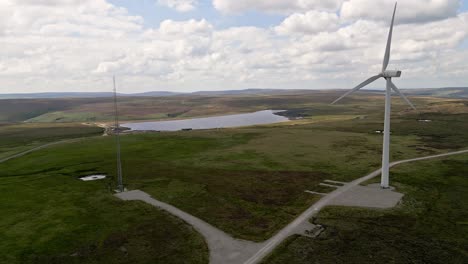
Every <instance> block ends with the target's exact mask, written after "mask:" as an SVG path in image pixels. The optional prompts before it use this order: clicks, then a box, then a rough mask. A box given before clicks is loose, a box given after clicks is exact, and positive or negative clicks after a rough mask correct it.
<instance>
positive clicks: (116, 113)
mask: <svg viewBox="0 0 468 264" xmlns="http://www.w3.org/2000/svg"><path fill="white" fill-rule="evenodd" d="M113 81H114V117H115V120H114V121H115V124H114V136H115V144H116V145H117V190H118V191H119V192H124V191H125V188H124V185H123V182H122V163H121V160H120V125H119V111H118V108H117V88H116V85H115V76H113Z"/></svg>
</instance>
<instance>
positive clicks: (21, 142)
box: [0, 123, 103, 159]
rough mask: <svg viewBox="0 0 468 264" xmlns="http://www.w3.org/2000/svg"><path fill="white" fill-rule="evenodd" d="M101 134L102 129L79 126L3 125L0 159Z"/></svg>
mask: <svg viewBox="0 0 468 264" xmlns="http://www.w3.org/2000/svg"><path fill="white" fill-rule="evenodd" d="M102 133H103V129H102V128H99V127H94V126H86V125H81V124H24V123H23V124H3V125H0V159H2V158H5V157H8V156H12V155H14V154H17V153H20V152H22V151H26V150H28V149H32V148H34V147H37V146H40V145H43V144H46V143H49V142H55V141H59V140H65V139H72V138H82V137H90V136H98V135H102Z"/></svg>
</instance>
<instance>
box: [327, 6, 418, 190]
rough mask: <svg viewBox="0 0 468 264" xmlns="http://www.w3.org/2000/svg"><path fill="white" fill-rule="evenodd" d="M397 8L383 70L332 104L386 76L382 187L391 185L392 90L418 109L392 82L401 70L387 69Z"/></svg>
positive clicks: (394, 11)
mask: <svg viewBox="0 0 468 264" xmlns="http://www.w3.org/2000/svg"><path fill="white" fill-rule="evenodd" d="M396 9H397V3H395V8H394V10H393V16H392V22H391V25H390V31H389V33H388V40H387V47H386V49H385V56H384V60H383V66H382V72H381V73H379V74H377V75H375V76H372V77H371V78H369V79H367V80H366V81H364V82H363V83H361V84H359V85H358V86H356V87H355V88H354V89H352V90H350V91H348V92H347V93H345V94H344V95H343V96H341V97H340V98H338V99H336V100H335V101H334V102H333V103H332V104H335V103H337V102H338V101H340V100H341V99H343V98H345V97H346V96H348V95H350V94H352V93H354V92H357V91H359V90H360V89H361V88H363V87H365V86H367V85H369V84H371V83H373V82H374V81H376V80H377V79H380V78H384V79H385V81H386V84H387V86H386V91H385V121H384V138H383V152H382V178H381V183H380V185H381V187H382V188H384V189H387V188H389V187H390V185H389V183H390V182H389V159H390V113H391V105H392V90H393V91H395V93H397V94H398V95H400V96H401V98H402V99H403V100H404V101H405V102H406V103H407V104H408V105H409V106H411V108H413V109H414V110H416V108H415V107H414V105H413V104H412V103H411V102H410V101H409V100H408V98H406V96H405V95H404V94H402V93H401V92H400V90H399V89H398V88H397V87H396V86H395V84H394V83H393V82H392V78H399V77H400V76H401V71H395V70H387V67H388V63H389V61H390V50H391V45H392V35H393V24H394V22H395V13H396Z"/></svg>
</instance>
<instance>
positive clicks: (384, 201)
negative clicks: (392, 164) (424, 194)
mask: <svg viewBox="0 0 468 264" xmlns="http://www.w3.org/2000/svg"><path fill="white" fill-rule="evenodd" d="M402 197H403V194H401V193H398V192H395V188H392V187H390V188H389V189H382V187H381V186H380V184H370V185H368V186H360V185H357V186H354V187H352V188H351V189H350V190H349V191H347V192H345V193H342V194H340V195H339V196H337V197H336V198H334V199H333V200H332V201H331V202H330V205H342V206H356V207H370V208H392V207H395V206H396V205H397V204H398V203H399V202H400V200H401V198H402Z"/></svg>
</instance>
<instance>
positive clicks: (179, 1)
mask: <svg viewBox="0 0 468 264" xmlns="http://www.w3.org/2000/svg"><path fill="white" fill-rule="evenodd" d="M158 3H159V4H160V5H163V6H167V7H169V8H173V9H175V10H177V11H179V12H189V11H192V10H194V9H195V8H196V5H197V3H198V2H197V0H158Z"/></svg>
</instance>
